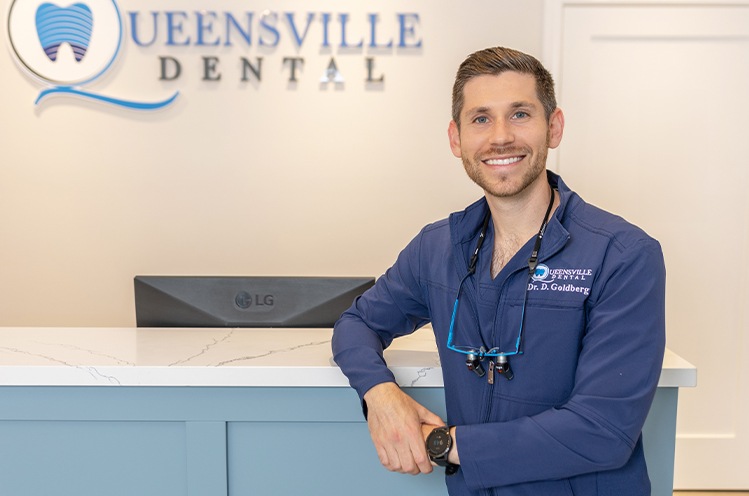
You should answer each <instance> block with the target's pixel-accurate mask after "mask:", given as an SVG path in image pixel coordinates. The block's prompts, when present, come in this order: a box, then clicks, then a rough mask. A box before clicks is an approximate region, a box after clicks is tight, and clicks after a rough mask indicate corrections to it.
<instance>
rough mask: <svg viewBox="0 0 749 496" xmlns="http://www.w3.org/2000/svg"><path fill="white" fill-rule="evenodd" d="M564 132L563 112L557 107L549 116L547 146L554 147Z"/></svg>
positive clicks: (557, 144)
mask: <svg viewBox="0 0 749 496" xmlns="http://www.w3.org/2000/svg"><path fill="white" fill-rule="evenodd" d="M563 134H564V114H563V113H562V109H560V108H559V107H557V108H556V109H555V110H554V112H552V113H551V117H550V118H549V148H556V147H558V146H559V143H561V141H562V135H563Z"/></svg>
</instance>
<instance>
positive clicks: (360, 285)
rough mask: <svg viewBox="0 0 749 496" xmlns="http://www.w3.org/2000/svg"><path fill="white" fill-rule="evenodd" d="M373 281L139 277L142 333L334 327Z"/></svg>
mask: <svg viewBox="0 0 749 496" xmlns="http://www.w3.org/2000/svg"><path fill="white" fill-rule="evenodd" d="M373 285H374V278H367V277H214V276H136V277H135V316H136V323H137V326H138V327H333V324H335V321H336V320H338V317H340V315H341V314H342V313H343V312H344V311H345V310H346V309H347V308H348V307H349V306H351V304H352V303H353V301H354V299H355V298H356V297H357V296H359V295H360V294H362V293H363V292H364V291H366V290H367V289H368V288H370V287H372V286H373Z"/></svg>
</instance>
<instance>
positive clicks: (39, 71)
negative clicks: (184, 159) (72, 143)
mask: <svg viewBox="0 0 749 496" xmlns="http://www.w3.org/2000/svg"><path fill="white" fill-rule="evenodd" d="M53 2H55V3H53ZM66 2H67V3H66ZM8 37H9V39H10V46H11V48H12V51H13V53H14V55H15V56H16V60H17V62H18V63H19V64H20V65H21V67H22V68H23V69H25V70H26V72H28V73H29V74H30V75H31V76H32V77H33V78H34V79H35V80H36V82H38V83H41V84H42V85H44V86H46V88H45V89H43V90H42V91H41V92H40V93H39V96H38V97H37V99H36V104H39V102H40V101H42V100H43V99H45V98H48V97H51V96H54V95H65V96H68V97H75V98H84V99H88V100H95V101H98V102H104V103H107V104H111V105H117V106H121V107H126V108H131V109H136V110H151V109H157V108H161V107H164V106H166V105H169V104H170V103H172V102H173V101H174V100H175V98H176V97H177V95H178V92H177V93H175V94H174V95H172V96H171V97H170V98H167V99H166V100H163V101H159V102H136V101H131V100H124V99H120V98H113V97H109V96H104V95H101V94H98V93H93V92H91V91H87V90H84V89H83V86H85V85H87V84H90V83H92V82H93V81H95V80H96V79H98V78H99V77H100V76H101V75H103V74H104V73H105V72H107V71H108V70H109V69H110V68H111V67H112V65H113V64H114V62H115V59H116V58H117V55H118V53H119V52H120V47H121V44H122V17H121V16H120V10H119V8H118V7H117V4H116V3H115V0H52V1H50V0H11V2H10V10H9V13H8Z"/></svg>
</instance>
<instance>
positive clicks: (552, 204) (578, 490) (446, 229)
mask: <svg viewBox="0 0 749 496" xmlns="http://www.w3.org/2000/svg"><path fill="white" fill-rule="evenodd" d="M563 130H564V116H563V114H562V111H561V110H560V109H559V108H557V106H556V98H555V96H554V84H553V81H552V78H551V75H550V74H549V73H548V71H547V70H546V69H544V68H543V66H542V65H541V64H540V63H539V62H538V61H537V60H536V59H535V58H533V57H531V56H529V55H527V54H524V53H521V52H518V51H515V50H511V49H507V48H490V49H486V50H481V51H479V52H476V53H474V54H472V55H470V56H469V57H468V58H467V59H466V60H465V61H464V62H463V63H462V64H461V66H460V68H459V69H458V73H457V76H456V79H455V84H454V87H453V115H452V121H451V122H450V124H449V127H448V137H449V141H450V147H451V150H452V152H453V154H454V155H455V156H456V157H459V158H461V160H462V162H463V166H464V168H465V170H466V173H467V174H468V176H469V177H470V178H471V179H472V180H473V181H474V182H475V183H476V184H477V185H478V186H479V187H480V188H481V189H482V190H483V193H484V194H483V197H482V198H481V199H480V200H478V201H477V202H475V203H474V204H472V205H470V206H469V207H467V208H466V209H465V210H464V211H462V212H456V213H454V214H452V215H450V216H449V218H447V219H444V220H442V221H439V222H436V223H434V224H430V225H428V226H426V227H425V228H424V229H423V230H422V231H421V232H420V233H419V234H418V235H417V236H416V238H414V239H413V241H412V242H411V243H409V245H408V246H407V247H406V248H405V249H404V250H403V251H402V252H401V254H400V255H399V257H398V259H397V261H396V262H395V264H394V265H393V267H391V268H390V269H389V270H388V271H387V272H386V273H385V275H383V276H382V277H381V278H380V279H379V280H378V281H377V283H376V284H375V286H374V287H373V288H372V289H370V290H369V291H368V292H367V293H365V294H364V295H362V296H361V297H360V298H359V299H357V301H356V302H354V304H353V305H352V307H351V308H350V309H349V310H348V311H347V312H345V313H344V314H343V315H342V317H341V319H340V320H339V321H338V323H337V324H336V327H335V332H334V335H333V351H334V356H335V360H336V362H337V363H338V365H339V366H340V367H341V369H342V370H343V372H344V373H345V374H346V375H347V376H348V378H349V381H350V383H351V385H352V387H354V388H355V389H356V391H357V392H358V394H359V395H360V397H361V399H362V402H363V405H364V408H365V414H366V415H367V420H368V424H369V429H370V433H371V436H372V441H373V443H374V446H375V449H376V450H377V453H378V455H379V458H380V461H381V462H382V464H383V465H384V466H385V467H386V468H388V469H389V470H392V471H397V472H403V473H409V474H419V473H429V472H431V471H432V469H433V466H434V465H439V466H443V467H445V473H446V482H447V486H448V490H449V493H450V494H451V495H452V496H455V495H494V494H501V495H502V496H514V495H570V494H576V495H586V496H587V495H635V496H639V495H649V494H650V482H649V478H648V473H647V467H646V464H645V458H644V454H643V440H642V433H641V431H642V426H643V424H644V422H645V418H646V416H647V413H648V411H649V409H650V405H651V402H652V400H653V396H654V394H655V389H656V386H657V383H658V378H659V375H660V369H661V364H662V358H663V351H664V346H665V317H664V315H665V269H664V264H663V256H662V252H661V248H660V245H659V244H658V242H657V241H655V240H654V239H652V238H651V237H649V236H648V235H647V234H646V233H644V232H643V231H642V230H641V229H639V228H637V227H635V226H633V225H631V224H629V223H627V222H626V221H624V220H623V219H621V218H620V217H617V216H614V215H612V214H610V213H607V212H604V211H602V210H600V209H598V208H596V207H594V206H592V205H589V204H587V203H585V202H584V201H583V200H582V199H581V198H580V197H579V196H578V195H577V194H576V193H574V192H573V191H571V190H570V189H569V188H568V187H567V185H566V184H565V183H564V182H563V181H562V179H561V178H560V177H559V176H557V175H555V174H553V173H551V172H548V171H547V170H546V157H547V154H548V150H549V148H556V147H557V146H558V145H559V144H560V142H561V140H562V135H563ZM563 274H564V275H565V276H562V275H563ZM566 274H574V275H575V277H573V278H570V277H567V276H566ZM428 323H431V325H432V328H433V329H434V334H435V338H436V342H437V346H438V350H439V354H440V361H441V364H442V371H443V379H444V384H445V399H446V404H447V419H445V420H446V422H445V421H443V419H440V418H439V417H438V416H437V415H435V414H434V413H433V412H430V411H429V410H427V409H426V408H425V407H423V406H422V405H420V404H418V403H417V402H416V401H414V400H413V399H412V398H411V397H409V396H408V395H406V394H405V393H403V392H402V391H401V390H400V389H399V388H398V386H397V385H396V384H395V379H394V376H393V374H392V373H391V372H390V370H389V369H388V368H387V364H386V363H385V361H384V360H383V354H382V352H383V349H384V348H386V347H387V346H389V344H390V343H391V342H392V340H393V339H395V338H396V337H398V336H402V335H405V334H408V333H411V332H413V331H414V330H416V329H418V328H419V327H422V326H424V325H425V324H428Z"/></svg>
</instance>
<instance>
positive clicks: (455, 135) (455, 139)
mask: <svg viewBox="0 0 749 496" xmlns="http://www.w3.org/2000/svg"><path fill="white" fill-rule="evenodd" d="M447 137H448V138H449V140H450V149H451V150H452V152H453V155H455V156H456V157H458V158H461V157H462V156H463V154H462V153H461V150H460V131H459V130H458V125H457V124H456V123H455V121H450V125H449V126H447Z"/></svg>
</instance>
